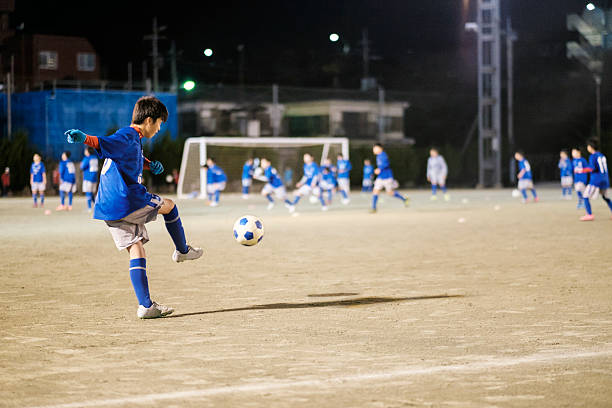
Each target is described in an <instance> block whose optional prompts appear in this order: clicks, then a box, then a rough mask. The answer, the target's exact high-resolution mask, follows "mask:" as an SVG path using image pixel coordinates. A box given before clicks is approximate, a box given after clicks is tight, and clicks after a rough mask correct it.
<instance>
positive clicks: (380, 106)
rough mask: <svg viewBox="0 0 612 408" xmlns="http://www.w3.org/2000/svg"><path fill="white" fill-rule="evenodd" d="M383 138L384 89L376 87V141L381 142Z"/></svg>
mask: <svg viewBox="0 0 612 408" xmlns="http://www.w3.org/2000/svg"><path fill="white" fill-rule="evenodd" d="M384 136H385V89H384V88H383V87H382V86H379V87H378V140H379V141H381V142H382V141H383V139H384Z"/></svg>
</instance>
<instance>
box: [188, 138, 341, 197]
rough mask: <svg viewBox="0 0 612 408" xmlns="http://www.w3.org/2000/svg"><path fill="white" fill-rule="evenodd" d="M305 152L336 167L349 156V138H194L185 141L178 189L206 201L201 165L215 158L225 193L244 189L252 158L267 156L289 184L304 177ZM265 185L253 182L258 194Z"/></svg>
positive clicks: (203, 172)
mask: <svg viewBox="0 0 612 408" xmlns="http://www.w3.org/2000/svg"><path fill="white" fill-rule="evenodd" d="M304 153H310V154H312V155H313V157H314V158H315V160H317V159H318V158H320V160H321V161H320V163H323V161H325V159H327V158H329V159H331V160H332V161H333V163H334V164H335V162H336V157H337V155H338V154H342V155H343V156H344V158H345V159H348V156H349V144H348V139H347V138H339V137H334V138H318V137H308V138H297V137H258V138H252V137H192V138H189V139H187V140H186V141H185V147H184V149H183V158H182V161H181V170H180V173H179V181H178V188H177V195H178V198H206V173H205V171H204V169H203V167H202V166H204V165H205V164H206V159H207V158H209V157H210V158H213V159H214V160H215V162H216V163H217V165H218V166H219V167H221V168H222V169H223V170H224V171H225V173H226V174H227V187H226V189H225V191H230V192H232V191H234V192H238V191H240V189H241V188H242V166H243V165H244V163H245V162H246V161H247V159H249V158H262V157H265V158H267V159H268V160H270V161H271V162H272V166H273V167H275V168H276V170H277V171H278V172H279V175H280V176H281V177H282V178H283V180H284V181H285V183H286V184H287V185H290V184H295V183H296V182H297V181H298V180H299V179H300V178H301V177H302V166H303V164H304V162H303V155H304ZM262 186H263V183H254V186H253V191H259V190H260V189H261V187H262Z"/></svg>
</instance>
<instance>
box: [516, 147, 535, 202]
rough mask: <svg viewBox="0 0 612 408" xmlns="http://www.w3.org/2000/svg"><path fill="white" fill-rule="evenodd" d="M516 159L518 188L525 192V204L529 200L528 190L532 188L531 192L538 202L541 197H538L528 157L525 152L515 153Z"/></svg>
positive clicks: (522, 192)
mask: <svg viewBox="0 0 612 408" xmlns="http://www.w3.org/2000/svg"><path fill="white" fill-rule="evenodd" d="M514 159H515V160H516V161H517V162H518V165H519V172H518V174H517V176H516V178H517V179H518V189H519V190H520V191H521V194H523V204H526V203H527V201H528V200H529V199H528V198H527V190H531V194H532V195H533V201H534V202H536V203H537V202H538V201H540V199H539V198H538V194H537V193H536V191H535V188H534V187H533V178H532V175H531V166H530V165H529V162H528V161H527V159H525V155H524V154H523V152H516V153H514Z"/></svg>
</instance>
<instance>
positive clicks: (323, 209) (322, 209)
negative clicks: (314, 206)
mask: <svg viewBox="0 0 612 408" xmlns="http://www.w3.org/2000/svg"><path fill="white" fill-rule="evenodd" d="M327 210H329V207H327V206H326V205H324V206H323V207H321V211H327Z"/></svg>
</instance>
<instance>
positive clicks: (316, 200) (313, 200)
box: [308, 194, 319, 204]
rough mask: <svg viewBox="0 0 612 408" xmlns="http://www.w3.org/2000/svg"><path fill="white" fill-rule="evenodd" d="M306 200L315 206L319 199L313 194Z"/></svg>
mask: <svg viewBox="0 0 612 408" xmlns="http://www.w3.org/2000/svg"><path fill="white" fill-rule="evenodd" d="M308 200H309V201H310V204H316V203H318V202H319V198H318V197H317V196H316V195H314V194H313V195H311V196H310V197H308Z"/></svg>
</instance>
